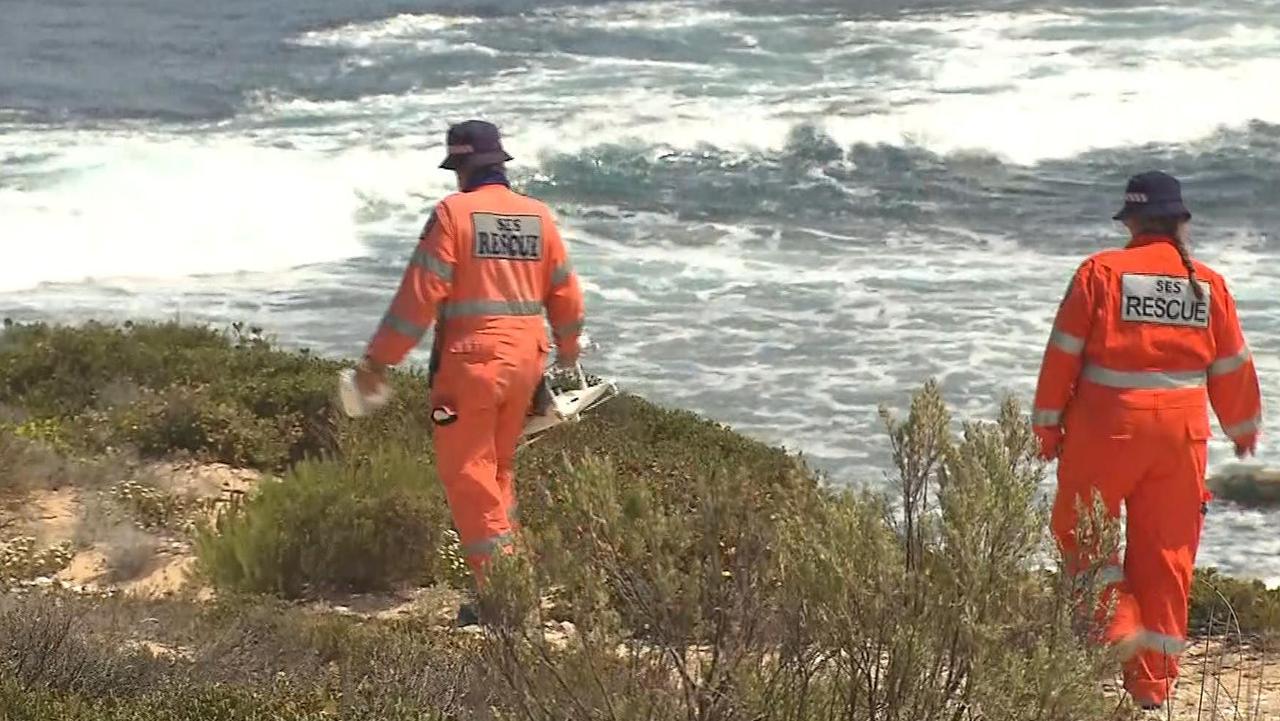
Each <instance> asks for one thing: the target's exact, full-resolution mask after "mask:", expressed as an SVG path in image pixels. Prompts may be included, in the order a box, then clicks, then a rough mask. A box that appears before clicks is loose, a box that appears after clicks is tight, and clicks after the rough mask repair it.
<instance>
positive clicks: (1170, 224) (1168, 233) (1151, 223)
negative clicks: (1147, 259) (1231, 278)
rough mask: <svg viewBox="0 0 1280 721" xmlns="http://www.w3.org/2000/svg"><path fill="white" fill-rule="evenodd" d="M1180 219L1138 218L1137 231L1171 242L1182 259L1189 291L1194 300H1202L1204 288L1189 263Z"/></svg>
mask: <svg viewBox="0 0 1280 721" xmlns="http://www.w3.org/2000/svg"><path fill="white" fill-rule="evenodd" d="M1181 225H1182V218H1179V217H1178V216H1176V215H1166V216H1160V217H1154V218H1139V219H1138V228H1137V231H1138V233H1139V234H1143V235H1162V236H1164V237H1166V238H1168V239H1169V240H1171V241H1173V247H1175V248H1177V249H1178V257H1179V258H1181V259H1182V267H1183V268H1186V269H1187V278H1189V279H1190V280H1191V290H1192V291H1193V292H1195V294H1196V300H1204V288H1201V287H1200V283H1199V282H1198V281H1197V280H1196V265H1195V263H1192V262H1191V252H1190V251H1189V250H1187V244H1186V241H1185V240H1184V239H1183V237H1182V232H1181V230H1182V227H1181Z"/></svg>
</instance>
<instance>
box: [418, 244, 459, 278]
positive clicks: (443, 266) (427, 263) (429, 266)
mask: <svg viewBox="0 0 1280 721" xmlns="http://www.w3.org/2000/svg"><path fill="white" fill-rule="evenodd" d="M409 264H410V265H413V266H416V267H418V268H422V269H423V270H425V271H427V272H428V273H434V274H435V275H436V276H437V277H439V278H440V279H441V280H443V281H445V282H450V281H452V280H453V266H451V265H449V264H448V263H446V262H444V261H443V260H440V259H439V258H437V257H435V256H434V255H432V254H430V253H428V252H427V251H426V250H424V249H422V248H418V249H417V250H415V251H413V257H412V258H410V259H409Z"/></svg>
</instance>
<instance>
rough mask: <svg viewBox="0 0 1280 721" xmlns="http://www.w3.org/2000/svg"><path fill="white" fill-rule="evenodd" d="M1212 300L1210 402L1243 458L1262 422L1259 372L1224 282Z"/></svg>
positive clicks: (1255, 440) (1214, 291)
mask: <svg viewBox="0 0 1280 721" xmlns="http://www.w3.org/2000/svg"><path fill="white" fill-rule="evenodd" d="M1209 302H1210V304H1211V307H1212V315H1211V318H1210V321H1209V324H1210V328H1211V329H1212V332H1213V340H1214V345H1215V347H1216V355H1217V357H1216V358H1215V359H1214V361H1213V363H1212V364H1211V365H1210V366H1209V402H1210V403H1211V404H1212V405H1213V411H1214V413H1215V414H1216V415H1217V416H1218V422H1219V423H1220V424H1222V430H1223V432H1224V433H1226V434H1227V435H1228V436H1229V437H1230V438H1231V440H1232V441H1233V442H1234V443H1235V445H1236V455H1238V456H1241V457H1243V456H1244V455H1245V454H1247V453H1252V452H1253V450H1254V447H1255V446H1256V445H1257V439H1258V431H1259V430H1260V428H1261V425H1262V393H1261V391H1260V390H1259V388H1258V373H1257V370H1256V369H1255V368H1254V365H1253V355H1252V354H1251V353H1250V352H1249V345H1248V344H1247V343H1246V342H1245V339H1244V332H1243V330H1241V328H1240V318H1239V317H1238V316H1237V315H1236V302H1235V299H1234V298H1232V297H1231V293H1230V291H1228V290H1227V286H1226V283H1225V282H1224V283H1222V284H1221V285H1218V287H1216V288H1213V293H1212V297H1211V298H1210V299H1209Z"/></svg>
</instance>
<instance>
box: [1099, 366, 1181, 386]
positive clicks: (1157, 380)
mask: <svg viewBox="0 0 1280 721" xmlns="http://www.w3.org/2000/svg"><path fill="white" fill-rule="evenodd" d="M1082 376H1083V377H1084V378H1085V379H1086V380H1089V381H1092V382H1094V383H1097V384H1098V385H1102V386H1109V387H1111V388H1130V389H1153V390H1154V389H1166V388H1199V387H1202V386H1204V384H1205V381H1206V378H1205V374H1204V373H1203V372H1201V371H1187V372H1175V373H1168V372H1164V371H1117V370H1112V369H1110V368H1104V367H1103V366H1099V365H1088V366H1085V368H1084V372H1083V373H1082Z"/></svg>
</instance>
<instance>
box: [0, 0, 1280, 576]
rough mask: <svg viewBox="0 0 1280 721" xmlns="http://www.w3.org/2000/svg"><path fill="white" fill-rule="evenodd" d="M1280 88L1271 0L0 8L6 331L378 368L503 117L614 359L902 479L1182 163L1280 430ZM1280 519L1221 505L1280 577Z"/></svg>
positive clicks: (606, 357)
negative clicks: (480, 148)
mask: <svg viewBox="0 0 1280 721" xmlns="http://www.w3.org/2000/svg"><path fill="white" fill-rule="evenodd" d="M1277 77H1280V0H1233V1H1232V2H1225V1H1220V2H1196V3H1191V2H1177V3H1162V4H1153V3H1148V2H1138V1H1126V2H1103V1H1101V0H1097V1H1095V2H1076V3H1071V2H1067V3H1061V2H1058V3H1045V2H1016V1H997V0H987V1H986V2H946V3H942V2H922V1H920V0H899V1H885V0H882V1H880V2H867V3H859V2H835V1H834V0H801V1H793V2H788V3H779V2H766V1H765V0H722V1H718V2H717V1H715V0H701V1H700V2H666V1H663V2H600V1H598V0H597V1H596V2H587V1H580V2H549V1H545V0H544V1H535V0H505V1H502V2H499V1H498V0H488V1H482V2H469V3H462V2H457V1H456V0H399V1H396V2H391V1H389V0H372V1H371V2H361V3H354V2H337V0H320V1H319V2H306V3H303V2H296V1H286V2H278V3H270V4H263V3H257V2H251V1H250V0H225V1H224V2H219V3H205V2H196V1H195V0H164V1H163V2H162V1H161V0H120V1H118V2H112V3H98V4H93V3H85V2H82V1H81V0H0V250H2V251H3V262H0V315H4V316H8V317H12V318H15V319H19V320H55V321H78V320H83V319H87V318H98V319H107V320H123V319H127V318H133V319H142V318H161V319H163V318H174V317H179V318H183V319H187V320H194V321H211V322H217V323H225V322H230V321H236V320H244V321H247V322H252V323H256V324H258V325H262V326H263V327H265V328H266V329H268V331H269V332H270V333H272V334H274V335H275V336H277V337H278V338H279V339H280V341H282V342H283V343H285V344H287V345H290V346H298V347H308V348H312V349H314V350H316V351H319V352H322V353H326V354H333V355H341V356H354V355H356V354H358V353H359V352H360V351H361V349H362V345H363V343H364V342H365V340H366V339H367V338H368V335H369V333H370V332H371V331H372V329H373V327H374V325H375V324H376V322H377V320H378V318H379V317H380V315H381V313H382V311H383V310H384V308H385V304H386V302H387V300H388V298H389V296H390V294H391V293H392V292H393V291H394V288H395V285H396V282H397V280H398V277H399V273H400V271H401V268H402V266H403V263H404V261H405V259H406V258H407V255H408V253H409V252H410V250H411V248H412V245H413V243H414V240H415V238H416V236H417V232H418V230H419V229H420V227H421V225H422V223H423V221H424V220H425V217H426V215H427V213H428V212H429V210H430V208H431V205H432V203H433V202H434V201H435V199H437V198H439V197H440V196H441V195H443V194H444V193H446V192H448V191H449V190H450V189H451V182H452V177H451V176H450V175H448V174H447V173H445V172H444V171H440V170H437V169H436V165H437V163H438V162H439V160H440V158H441V153H442V148H441V146H442V141H443V131H444V129H445V128H446V127H447V125H448V124H449V123H450V122H456V121H460V120H463V119H466V118H469V117H483V118H487V119H491V120H493V121H495V122H497V123H498V124H500V125H501V126H502V128H503V130H504V132H505V133H506V134H507V136H508V144H509V150H510V151H511V152H512V154H513V155H515V156H516V158H517V160H516V161H515V163H513V164H512V171H513V175H514V178H515V180H516V182H517V183H518V185H519V186H520V187H521V188H522V189H524V190H526V191H527V192H529V193H531V194H534V195H536V196H538V197H540V198H543V199H545V200H547V201H548V202H550V203H551V204H552V205H553V206H554V208H555V210H556V212H557V213H558V215H559V216H560V218H561V221H562V224H563V226H564V230H565V234H566V236H567V238H568V240H569V243H570V252H571V253H572V256H573V258H574V261H575V264H576V266H577V267H578V269H579V271H580V273H581V277H582V280H583V283H584V285H585V288H586V290H587V303H588V312H589V328H590V331H591V333H592V335H593V337H594V338H595V340H596V341H598V342H599V343H600V345H601V350H600V351H599V352H598V353H597V354H596V355H594V356H591V357H590V358H588V361H589V363H590V368H591V370H593V371H597V372H600V373H603V374H606V375H609V376H613V377H615V378H616V379H617V380H618V381H619V382H620V383H621V385H622V386H624V387H625V388H626V389H628V390H632V391H635V392H638V393H641V394H643V395H645V396H648V397H650V398H652V399H654V400H656V401H658V402H661V403H664V404H670V405H675V406H681V407H685V408H690V409H693V410H696V411H698V412H701V413H704V414H706V415H708V416H711V417H713V418H716V419H718V420H722V421H725V422H728V423H730V424H732V425H733V426H735V427H736V428H738V429H739V430H741V431H743V432H746V433H748V434H750V435H753V436H755V437H758V438H761V439H763V440H766V441H769V442H772V443H778V444H783V445H786V446H787V447H788V448H791V449H794V450H798V451H802V452H803V453H804V454H805V455H806V456H807V458H808V459H809V460H810V462H811V463H813V464H814V465H816V466H817V467H819V468H820V469H822V470H823V471H825V472H826V473H827V474H828V476H829V477H830V478H831V480H832V482H834V483H853V484H861V483H867V484H883V483H885V475H886V473H887V472H889V470H890V469H889V458H888V453H887V444H886V442H885V440H884V437H883V433H882V431H881V427H880V422H879V419H878V415H877V408H878V406H879V405H881V404H884V405H887V406H889V407H891V408H897V409H901V408H903V407H904V406H905V404H906V403H907V402H908V400H909V397H910V393H911V392H912V391H913V390H914V389H916V388H917V387H918V386H919V385H920V384H921V383H922V382H923V381H924V380H925V379H926V378H929V377H933V378H937V379H938V380H939V381H941V383H942V385H943V388H944V391H945V393H946V395H947V398H948V400H949V401H950V402H951V403H952V404H953V406H954V407H955V409H956V410H957V412H958V413H959V414H961V415H964V416H968V417H986V418H989V417H992V416H993V415H994V413H995V412H996V410H997V408H998V406H999V403H1000V400H1001V399H1002V397H1004V396H1005V395H1008V394H1012V395H1015V396H1016V397H1018V398H1020V399H1021V400H1022V401H1023V402H1024V403H1026V404H1029V402H1030V395H1031V393H1032V392H1033V389H1034V384H1035V378H1036V373H1037V370H1038V366H1039V362H1040V357H1041V353H1042V350H1043V347H1044V342H1045V339H1046V337H1047V334H1048V332H1049V328H1050V324H1051V322H1052V318H1053V313H1054V310H1055V308H1056V304H1057V301H1058V299H1059V298H1060V296H1061V293H1062V289H1063V288H1064V287H1065V284H1066V281H1067V278H1068V277H1069V275H1070V273H1071V271H1072V270H1073V269H1074V267H1075V266H1076V264H1077V263H1079V262H1080V260H1081V259H1082V258H1084V257H1085V256H1086V255H1088V254H1089V253H1091V252H1094V251H1096V250H1099V249H1102V248H1105V247H1110V246H1114V245H1117V244H1120V243H1123V240H1124V238H1123V235H1122V233H1121V232H1120V230H1121V229H1119V228H1118V227H1117V226H1116V224H1115V223H1114V222H1113V221H1111V220H1110V216H1111V214H1112V213H1113V212H1114V211H1115V209H1116V208H1117V207H1118V204H1119V197H1120V194H1121V193H1122V192H1123V186H1124V180H1125V178H1127V177H1128V176H1129V175H1130V174H1132V173H1134V172H1139V171H1142V170H1147V169H1150V168H1160V169H1165V170H1168V171H1169V172H1173V173H1175V174H1177V175H1178V176H1179V177H1181V178H1182V179H1183V181H1184V188H1185V192H1186V195H1187V198H1188V202H1189V203H1190V204H1191V206H1192V209H1193V210H1194V211H1195V213H1196V221H1195V226H1194V231H1193V252H1194V253H1195V254H1196V255H1197V256H1198V257H1199V258H1201V259H1202V260H1204V261H1206V262H1208V263H1209V264H1210V265H1212V266H1214V267H1215V268H1217V269H1218V270H1220V271H1221V272H1223V273H1224V274H1225V275H1226V277H1227V279H1228V282H1229V284H1230V287H1231V289H1232V291H1233V292H1234V294H1235V295H1236V298H1237V301H1238V303H1239V307H1240V314H1241V317H1242V319H1243V323H1244V327H1245V331H1246V335H1247V336H1248V339H1249V342H1250V344H1251V345H1252V347H1253V349H1254V351H1255V354H1256V357H1257V361H1258V366H1259V370H1260V372H1261V375H1262V384H1263V391H1264V394H1265V400H1266V402H1267V409H1268V410H1267V416H1268V421H1269V425H1270V426H1271V427H1276V425H1277V424H1276V421H1277V420H1280V417H1278V416H1277V411H1276V408H1277V398H1278V397H1280V395H1278V393H1277V391H1280V353H1278V351H1280V306H1277V305H1276V304H1275V302H1274V300H1275V298H1276V291H1277V290H1280V287H1278V285H1280V284H1278V283H1277V280H1276V275H1275V273H1274V271H1273V270H1272V268H1273V267H1274V266H1273V264H1274V263H1275V261H1276V260H1277V258H1278V257H1280V244H1278V242H1277V237H1280V92H1277V91H1276V87H1277V86H1276V80H1275V79H1276V78H1277ZM424 349H425V346H424ZM414 358H415V360H418V361H423V360H424V359H425V358H424V352H419V353H418V354H416V355H415V356H414ZM1259 456H1260V458H1259V460H1260V461H1261V462H1263V463H1267V464H1270V465H1277V464H1280V444H1277V443H1275V442H1273V441H1271V440H1270V439H1269V438H1264V440H1263V442H1262V446H1261V448H1260V453H1259ZM1233 460H1234V459H1233V458H1232V457H1231V453H1230V448H1229V446H1228V444H1227V443H1226V442H1225V441H1224V440H1222V439H1221V438H1219V439H1217V440H1215V441H1214V443H1213V444H1212V447H1211V466H1212V467H1213V468H1219V467H1221V466H1222V465H1223V464H1225V463H1229V462H1232V461H1233ZM1051 487H1052V486H1051V485H1049V486H1047V488H1046V490H1051ZM1278 522H1280V513H1275V512H1258V511H1244V510H1241V509H1239V508H1236V507H1233V506H1232V505H1230V504H1227V503H1220V502H1216V503H1214V504H1213V506H1212V507H1211V509H1210V513H1209V516H1208V519H1207V524H1206V533H1205V540H1204V545H1203V548H1202V552H1201V556H1200V562H1201V563H1202V564H1217V565H1219V566H1221V567H1223V568H1224V569H1226V570H1229V571H1231V572H1234V573H1240V574H1249V575H1255V576H1259V577H1262V578H1264V579H1268V580H1270V581H1271V582H1273V583H1276V582H1280V534H1276V533H1275V530H1274V529H1275V527H1276V525H1277V523H1278Z"/></svg>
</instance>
